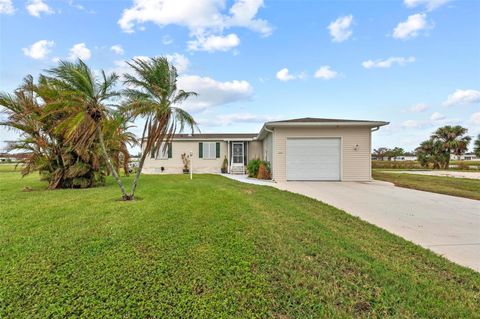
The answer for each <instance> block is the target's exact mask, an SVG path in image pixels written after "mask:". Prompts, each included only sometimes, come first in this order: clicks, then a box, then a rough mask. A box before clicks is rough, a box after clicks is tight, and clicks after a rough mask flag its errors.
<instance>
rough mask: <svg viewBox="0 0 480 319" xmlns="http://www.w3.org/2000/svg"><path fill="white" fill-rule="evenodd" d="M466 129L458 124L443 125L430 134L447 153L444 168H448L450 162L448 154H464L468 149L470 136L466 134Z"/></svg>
mask: <svg viewBox="0 0 480 319" xmlns="http://www.w3.org/2000/svg"><path fill="white" fill-rule="evenodd" d="M467 132H468V129H467V128H465V127H462V126H460V125H456V126H450V125H447V126H444V127H440V128H438V129H437V130H436V131H435V132H434V133H433V135H432V137H431V138H432V139H433V140H434V141H439V142H441V143H442V147H443V150H444V151H445V153H447V154H448V157H447V159H446V161H445V163H444V167H443V168H445V169H448V166H449V163H450V155H451V154H454V155H461V154H464V153H465V152H466V151H467V149H468V144H469V143H470V140H471V139H472V138H471V137H470V136H466V134H467Z"/></svg>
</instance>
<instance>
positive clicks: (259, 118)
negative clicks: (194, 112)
mask: <svg viewBox="0 0 480 319" xmlns="http://www.w3.org/2000/svg"><path fill="white" fill-rule="evenodd" d="M275 119H276V118H274V117H272V116H271V115H262V114H252V113H232V114H221V115H217V116H214V117H208V118H200V119H199V120H198V123H199V124H200V125H204V126H229V125H231V124H236V123H264V122H268V121H272V120H275Z"/></svg>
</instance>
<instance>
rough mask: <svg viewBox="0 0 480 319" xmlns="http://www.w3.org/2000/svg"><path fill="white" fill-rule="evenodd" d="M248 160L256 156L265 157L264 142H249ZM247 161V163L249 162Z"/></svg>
mask: <svg viewBox="0 0 480 319" xmlns="http://www.w3.org/2000/svg"><path fill="white" fill-rule="evenodd" d="M247 147H248V161H250V160H252V159H256V158H263V143H262V142H260V141H251V142H248V146H247ZM248 161H247V163H245V164H248Z"/></svg>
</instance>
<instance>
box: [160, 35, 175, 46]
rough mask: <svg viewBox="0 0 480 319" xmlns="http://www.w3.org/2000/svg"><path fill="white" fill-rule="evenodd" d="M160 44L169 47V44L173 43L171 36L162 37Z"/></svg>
mask: <svg viewBox="0 0 480 319" xmlns="http://www.w3.org/2000/svg"><path fill="white" fill-rule="evenodd" d="M162 43H163V44H164V45H169V44H172V43H173V38H172V37H171V36H169V35H168V34H167V35H164V36H163V37H162Z"/></svg>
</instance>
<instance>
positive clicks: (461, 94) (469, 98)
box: [443, 90, 480, 107]
mask: <svg viewBox="0 0 480 319" xmlns="http://www.w3.org/2000/svg"><path fill="white" fill-rule="evenodd" d="M473 103H480V91H478V90H456V91H455V92H453V93H452V94H450V95H449V96H448V98H447V100H446V101H445V102H443V105H444V106H447V107H449V106H455V105H461V104H473Z"/></svg>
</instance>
